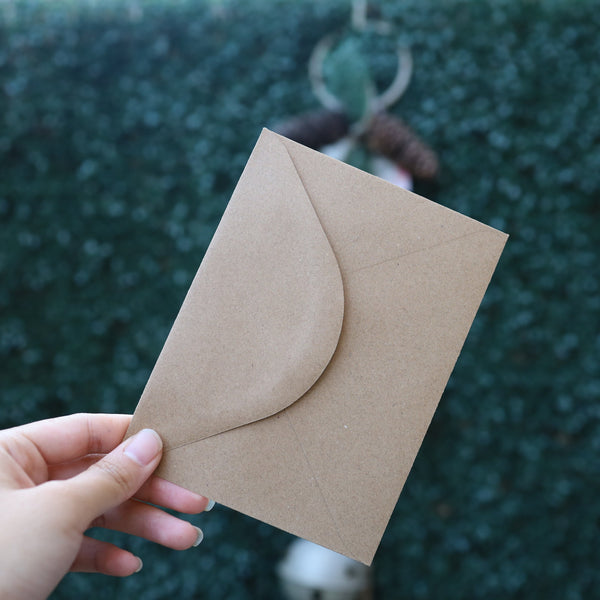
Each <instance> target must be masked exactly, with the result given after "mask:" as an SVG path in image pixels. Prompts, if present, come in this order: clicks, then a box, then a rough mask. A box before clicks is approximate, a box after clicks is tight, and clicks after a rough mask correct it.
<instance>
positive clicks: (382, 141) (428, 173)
mask: <svg viewBox="0 0 600 600" xmlns="http://www.w3.org/2000/svg"><path fill="white" fill-rule="evenodd" d="M365 143H366V145H367V147H368V148H369V150H371V151H372V152H376V153H379V154H382V155H383V156H386V157H387V158H389V159H390V160H393V161H394V162H396V163H398V164H399V165H400V166H401V167H403V168H404V169H406V170H407V171H409V172H410V173H411V174H412V175H413V177H415V178H416V179H433V178H434V177H435V176H436V175H437V172H438V168H439V165H438V160H437V157H436V155H435V154H434V152H433V151H432V150H431V149H430V148H428V147H427V146H426V145H425V144H424V142H422V141H421V140H420V139H419V138H418V137H417V135H416V134H415V133H414V132H413V131H412V130H411V129H410V128H409V127H408V125H406V123H404V121H402V120H400V119H398V118H397V117H394V116H392V115H390V114H387V113H379V114H377V115H375V116H374V117H373V119H372V120H371V122H370V124H369V127H368V129H367V131H366V133H365Z"/></svg>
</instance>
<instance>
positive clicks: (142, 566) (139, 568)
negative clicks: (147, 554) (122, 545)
mask: <svg viewBox="0 0 600 600" xmlns="http://www.w3.org/2000/svg"><path fill="white" fill-rule="evenodd" d="M136 558H137V559H138V562H139V566H138V568H137V569H136V570H135V571H134V572H133V574H134V575H135V573H139V572H140V571H141V570H142V569H143V568H144V563H143V561H142V559H141V558H140V557H139V556H136Z"/></svg>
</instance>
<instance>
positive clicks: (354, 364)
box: [129, 130, 507, 564]
mask: <svg viewBox="0 0 600 600" xmlns="http://www.w3.org/2000/svg"><path fill="white" fill-rule="evenodd" d="M506 239H507V236H506V234H504V233H501V232H499V231H497V230H495V229H492V228H490V227H488V226H486V225H483V224H481V223H479V222H477V221H474V220H473V219H470V218H468V217H465V216H463V215H460V214H458V213H456V212H454V211H451V210H449V209H447V208H444V207H442V206H440V205H438V204H435V203H433V202H430V201H428V200H426V199H424V198H422V197H420V196H417V195H415V194H413V193H411V192H407V191H405V190H402V189H400V188H398V187H396V186H394V185H391V184H389V183H387V182H385V181H382V180H380V179H378V178H376V177H374V176H372V175H369V174H367V173H364V172H362V171H360V170H358V169H355V168H353V167H350V166H348V165H346V164H344V163H341V162H338V161H336V160H334V159H331V158H329V157H327V156H324V155H322V154H320V153H318V152H315V151H313V150H310V149H308V148H305V147H304V146H301V145H299V144H297V143H295V142H292V141H290V140H288V139H286V138H283V137H281V136H279V135H277V134H274V133H272V132H270V131H268V130H263V132H262V134H261V136H260V138H259V140H258V142H257V144H256V147H255V149H254V151H253V153H252V155H251V157H250V159H249V160H248V163H247V165H246V168H245V170H244V172H243V174H242V176H241V178H240V181H239V183H238V185H237V187H236V189H235V191H234V193H233V196H232V198H231V201H230V202H229V205H228V207H227V209H226V211H225V213H224V215H223V218H222V220H221V223H220V225H219V227H218V229H217V231H216V233H215V236H214V238H213V240H212V242H211V245H210V247H209V249H208V251H207V253H206V256H205V257H204V260H203V261H202V264H201V265H200V268H199V270H198V273H197V275H196V277H195V279H194V281H193V283H192V285H191V287H190V290H189V292H188V294H187V296H186V298H185V301H184V303H183V305H182V308H181V310H180V312H179V315H178V316H177V319H176V321H175V323H174V325H173V328H172V330H171V333H170V334H169V337H168V339H167V341H166V343H165V346H164V348H163V350H162V352H161V354H160V356H159V358H158V361H157V363H156V366H155V368H154V370H153V372H152V374H151V376H150V378H149V380H148V384H147V386H146V388H145V390H144V393H143V395H142V398H141V400H140V403H139V404H138V407H137V409H136V411H135V414H134V419H133V422H132V425H131V427H130V431H129V434H132V433H134V432H135V431H138V430H139V429H142V428H144V427H152V428H154V429H156V430H157V431H158V432H159V433H160V435H161V436H162V438H163V440H164V442H165V448H166V449H165V453H164V457H163V460H162V463H161V465H160V467H159V470H158V474H159V475H160V476H161V477H164V478H166V479H168V480H170V481H173V482H175V483H177V484H179V485H182V486H184V487H187V488H189V489H192V490H194V491H196V492H198V493H201V494H203V495H205V496H207V497H209V498H212V499H214V500H216V501H217V502H219V503H221V504H224V505H226V506H229V507H231V508H233V509H235V510H238V511H241V512H243V513H245V514H248V515H250V516H252V517H255V518H257V519H260V520H262V521H265V522H267V523H270V524H272V525H274V526H276V527H279V528H281V529H283V530H285V531H289V532H291V533H293V534H295V535H298V536H300V537H303V538H306V539H308V540H311V541H313V542H315V543H317V544H321V545H323V546H326V547H328V548H331V549H332V550H335V551H336V552H340V553H342V554H345V555H347V556H349V557H351V558H354V559H356V560H359V561H361V562H364V563H367V564H370V562H371V561H372V559H373V556H374V554H375V552H376V550H377V547H378V545H379V542H380V540H381V537H382V535H383V532H384V530H385V527H386V525H387V523H388V520H389V518H390V515H391V513H392V511H393V509H394V506H395V504H396V501H397V499H398V496H399V494H400V492H401V490H402V486H403V484H404V482H405V480H406V478H407V476H408V473H409V470H410V468H411V465H412V463H413V461H414V459H415V457H416V454H417V452H418V449H419V446H420V445H421V442H422V440H423V437H424V435H425V432H426V430H427V427H428V426H429V423H430V421H431V418H432V416H433V413H434V411H435V408H436V406H437V404H438V402H439V399H440V396H441V394H442V392H443V390H444V387H445V386H446V383H447V381H448V378H449V377H450V373H451V371H452V369H453V367H454V364H455V362H456V359H457V357H458V355H459V352H460V350H461V347H462V345H463V343H464V340H465V338H466V335H467V333H468V331H469V328H470V326H471V323H472V321H473V319H474V317H475V313H476V311H477V308H478V307H479V304H480V302H481V300H482V298H483V295H484V293H485V290H486V288H487V286H488V283H489V281H490V278H491V276H492V273H493V271H494V269H495V266H496V263H497V261H498V259H499V257H500V254H501V253H502V249H503V247H504V244H505V242H506Z"/></svg>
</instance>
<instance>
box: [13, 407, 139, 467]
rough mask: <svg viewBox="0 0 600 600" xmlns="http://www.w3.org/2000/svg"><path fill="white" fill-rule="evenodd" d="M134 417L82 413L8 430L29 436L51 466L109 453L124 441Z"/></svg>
mask: <svg viewBox="0 0 600 600" xmlns="http://www.w3.org/2000/svg"><path fill="white" fill-rule="evenodd" d="M130 422H131V415H109V414H88V413H80V414H76V415H68V416H66V417H56V418H54V419H46V420H44V421H37V422H35V423H29V424H27V425H21V426H20V427H13V428H12V429H9V430H7V432H11V433H13V434H16V435H22V436H24V437H26V438H27V439H28V440H29V441H30V442H31V443H33V444H34V445H35V446H36V448H37V450H38V451H39V453H40V454H41V456H42V457H43V459H44V460H45V461H46V464H48V465H55V464H59V463H62V462H67V461H70V460H75V459H76V458H81V457H82V456H86V455H87V454H107V453H108V452H110V451H111V450H112V449H113V448H116V447H117V446H118V445H119V444H120V443H121V442H122V441H123V437H124V436H125V433H126V431H127V427H128V426H129V423H130Z"/></svg>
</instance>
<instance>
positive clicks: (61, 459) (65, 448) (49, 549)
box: [0, 414, 208, 600]
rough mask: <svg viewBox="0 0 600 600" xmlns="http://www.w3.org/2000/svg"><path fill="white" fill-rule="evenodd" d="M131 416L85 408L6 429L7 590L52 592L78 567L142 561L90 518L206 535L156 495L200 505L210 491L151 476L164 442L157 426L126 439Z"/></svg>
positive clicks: (196, 508)
mask: <svg viewBox="0 0 600 600" xmlns="http://www.w3.org/2000/svg"><path fill="white" fill-rule="evenodd" d="M130 420H131V417H130V416H129V415H105V414H94V415H91V414H79V415H71V416H67V417H59V418H57V419H49V420H46V421H39V422H37V423H31V424H28V425H23V426H21V427H15V428H12V429H7V430H4V431H0V548H2V552H0V598H5V599H11V600H21V599H25V598H27V599H28V600H35V599H37V598H47V597H48V595H49V594H50V593H51V592H52V590H53V589H54V588H55V587H56V586H57V584H58V583H59V581H60V580H61V579H62V577H63V576H64V575H65V574H66V573H67V572H68V571H86V572H90V573H104V574H106V575H114V576H120V577H126V576H128V575H131V574H133V573H135V572H137V571H139V569H140V568H141V566H142V563H141V560H140V559H139V558H138V557H136V556H134V555H133V554H131V553H130V552H128V551H126V550H124V549H122V548H119V547H117V546H115V545H112V544H109V543H107V542H102V541H99V540H95V539H93V538H91V537H88V536H86V535H85V531H86V530H87V529H89V528H90V527H105V528H108V529H114V530H118V531H124V532H126V533H130V534H133V535H137V536H140V537H144V538H146V539H148V540H151V541H153V542H157V543H159V544H162V545H164V546H167V547H169V548H174V549H176V550H184V549H186V548H189V547H190V546H193V545H197V543H199V541H200V540H201V539H202V532H201V531H200V530H199V529H198V528H196V527H194V526H192V525H191V524H190V523H188V522H187V521H184V520H182V519H179V518H177V517H175V516H173V515H170V514H168V513H166V512H165V511H163V510H162V509H161V508H159V507H157V506H151V505H150V504H149V503H151V504H153V505H159V506H162V507H164V508H169V509H173V510H176V511H179V512H183V513H188V514H194V513H199V512H202V511H203V510H205V508H206V506H207V504H208V500H207V499H206V498H205V497H204V496H199V495H197V494H194V493H192V492H190V491H188V490H185V489H183V488H180V487H178V486H176V485H174V484H172V483H169V482H167V481H165V480H163V479H160V478H158V477H152V476H151V475H152V472H153V471H154V470H155V469H156V467H157V466H158V463H159V462H160V458H161V455H162V442H161V440H160V438H159V436H158V434H157V433H156V432H154V431H152V430H149V429H147V430H144V431H142V432H139V433H138V434H136V435H135V436H133V437H131V438H129V439H127V440H126V441H124V442H121V440H122V439H123V436H124V435H125V432H126V430H127V427H128V425H129V422H130Z"/></svg>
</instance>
